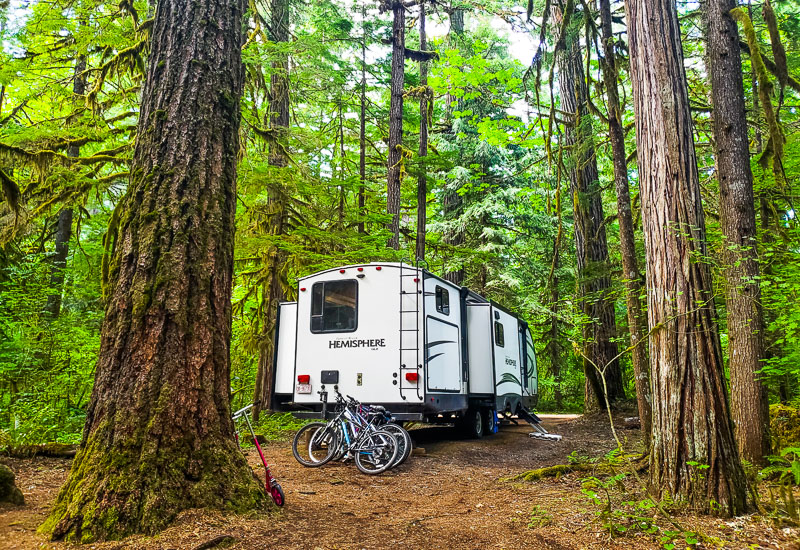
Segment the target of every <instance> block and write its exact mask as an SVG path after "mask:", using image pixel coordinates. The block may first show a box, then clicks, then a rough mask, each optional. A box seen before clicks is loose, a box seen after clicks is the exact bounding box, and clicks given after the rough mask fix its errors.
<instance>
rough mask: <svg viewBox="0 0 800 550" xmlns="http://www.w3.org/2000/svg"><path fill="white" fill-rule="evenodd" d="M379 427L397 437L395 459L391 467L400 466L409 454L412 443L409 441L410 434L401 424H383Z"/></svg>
mask: <svg viewBox="0 0 800 550" xmlns="http://www.w3.org/2000/svg"><path fill="white" fill-rule="evenodd" d="M380 428H381V430H384V431H386V432H389V433H390V434H392V435H394V436H395V439H397V445H398V448H397V458H396V459H395V463H394V465H393V466H392V468H394V467H395V466H400V465H401V464H402V463H403V462H405V461H406V460H407V459H408V457H409V456H410V455H411V448H412V445H413V443H412V442H411V436H410V435H409V434H408V432H407V431H406V430H405V429H404V428H403V427H402V426H399V425H397V424H384V425H383V426H381V427H380Z"/></svg>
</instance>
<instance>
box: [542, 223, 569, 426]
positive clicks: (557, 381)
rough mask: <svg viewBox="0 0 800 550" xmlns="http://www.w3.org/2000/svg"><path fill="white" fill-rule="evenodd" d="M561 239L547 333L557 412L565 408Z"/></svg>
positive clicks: (556, 246)
mask: <svg viewBox="0 0 800 550" xmlns="http://www.w3.org/2000/svg"><path fill="white" fill-rule="evenodd" d="M558 241H559V239H558V237H556V239H554V241H553V267H552V273H553V276H552V278H551V280H550V283H549V284H550V326H549V329H548V331H547V345H546V346H545V351H546V353H547V356H548V357H549V359H550V372H551V373H552V375H553V401H554V403H555V407H556V410H557V411H561V410H562V409H563V407H564V397H563V393H562V391H561V385H562V380H561V378H562V375H561V363H562V348H561V333H560V330H559V328H558V326H559V320H558V308H559V293H558V268H559V264H560V260H561V251H560V250H559V242H558Z"/></svg>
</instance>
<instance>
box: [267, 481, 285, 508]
mask: <svg viewBox="0 0 800 550" xmlns="http://www.w3.org/2000/svg"><path fill="white" fill-rule="evenodd" d="M267 493H268V494H269V496H270V497H272V502H274V503H275V506H283V505H284V504H286V495H284V494H283V488H282V487H281V484H280V483H276V484H275V485H274V486H273V487H268V488H267Z"/></svg>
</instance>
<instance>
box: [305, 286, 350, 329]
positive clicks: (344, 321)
mask: <svg viewBox="0 0 800 550" xmlns="http://www.w3.org/2000/svg"><path fill="white" fill-rule="evenodd" d="M357 325H358V282H356V281H325V282H321V283H314V286H313V287H311V332H315V333H318V332H353V331H354V330H356V327H357Z"/></svg>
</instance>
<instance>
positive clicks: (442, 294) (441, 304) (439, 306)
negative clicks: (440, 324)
mask: <svg viewBox="0 0 800 550" xmlns="http://www.w3.org/2000/svg"><path fill="white" fill-rule="evenodd" d="M436 311H438V312H439V313H444V314H445V315H450V293H449V292H447V289H446V288H444V287H441V286H437V287H436Z"/></svg>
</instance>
